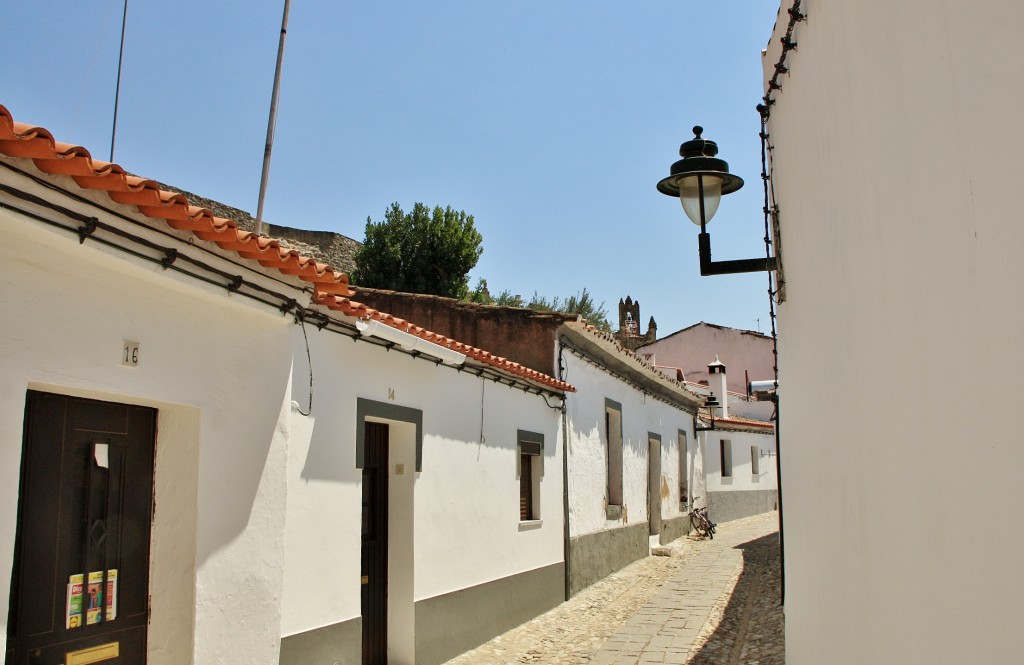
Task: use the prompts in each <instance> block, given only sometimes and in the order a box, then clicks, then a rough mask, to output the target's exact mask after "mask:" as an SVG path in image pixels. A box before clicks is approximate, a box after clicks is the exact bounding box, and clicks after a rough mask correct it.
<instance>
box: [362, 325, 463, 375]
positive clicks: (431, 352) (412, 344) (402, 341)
mask: <svg viewBox="0 0 1024 665" xmlns="http://www.w3.org/2000/svg"><path fill="white" fill-rule="evenodd" d="M356 329H357V330H359V334H360V335H365V336H367V337H378V338H380V339H383V340H386V341H388V342H392V343H393V344H395V345H397V346H400V347H401V348H402V349H404V350H406V351H410V352H416V353H422V354H423V355H427V356H431V357H432V358H437V359H438V360H440V361H441V362H443V363H444V364H445V365H452V366H454V367H457V366H459V365H461V364H462V363H464V362H465V361H466V356H465V354H463V353H459V352H458V351H452V350H451V349H447V348H445V347H443V346H441V345H440V344H434V343H433V342H428V341H427V340H425V339H422V338H420V337H417V336H416V335H411V334H409V333H407V332H403V331H401V330H398V329H397V328H392V327H391V326H388V325H384V324H383V323H381V322H380V321H363V320H359V321H356Z"/></svg>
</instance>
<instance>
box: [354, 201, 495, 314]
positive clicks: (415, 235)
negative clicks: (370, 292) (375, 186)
mask: <svg viewBox="0 0 1024 665" xmlns="http://www.w3.org/2000/svg"><path fill="white" fill-rule="evenodd" d="M482 244H483V237H482V236H481V235H480V232H479V231H477V230H476V228H475V227H474V226H473V216H472V215H467V214H466V213H465V212H464V211H461V210H460V211H455V210H454V209H452V207H451V206H448V207H446V208H443V209H442V208H441V207H440V206H435V207H434V208H433V210H431V209H430V208H428V207H427V206H425V205H424V204H422V203H416V204H414V205H413V208H412V210H411V211H410V212H408V213H406V212H404V211H403V210H402V208H401V206H399V205H398V204H397V203H392V204H391V207H390V208H389V209H388V210H387V211H386V212H385V213H384V220H383V221H381V222H374V221H372V220H371V219H370V218H367V219H366V239H365V240H364V241H363V246H362V247H360V248H359V249H358V250H357V251H356V255H355V262H356V269H355V270H354V271H353V273H352V281H353V282H354V283H355V284H358V285H359V286H366V287H370V288H377V289H392V290H394V291H406V292H410V293H427V294H432V295H438V296H446V297H449V298H465V297H467V295H468V294H469V271H470V270H472V269H473V267H474V266H475V265H476V262H477V261H478V260H479V259H480V254H481V253H483V247H482Z"/></svg>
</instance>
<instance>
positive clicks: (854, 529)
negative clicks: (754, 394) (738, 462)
mask: <svg viewBox="0 0 1024 665" xmlns="http://www.w3.org/2000/svg"><path fill="white" fill-rule="evenodd" d="M783 5H784V7H783V8H784V9H785V8H787V7H788V5H789V3H788V2H784V3H783ZM804 6H805V10H806V11H807V13H808V14H809V18H808V20H807V22H806V23H804V24H801V25H800V26H799V27H798V30H797V34H796V41H797V42H798V44H799V48H798V50H797V51H796V52H795V53H793V54H792V55H791V57H790V59H789V61H788V63H787V64H788V65H789V69H790V72H791V73H790V75H788V76H786V77H784V78H783V80H782V87H783V89H782V91H781V92H780V93H778V94H777V95H776V97H777V100H778V101H777V102H776V104H775V106H774V107H773V109H772V116H771V121H770V125H769V131H770V133H771V135H772V142H773V144H774V145H775V160H774V163H775V179H774V184H775V190H776V193H777V203H778V205H779V207H780V214H781V224H782V247H783V262H784V266H785V276H786V292H787V301H786V302H785V303H784V304H783V305H782V306H781V307H780V308H779V329H780V334H779V339H780V380H781V383H782V386H783V388H782V393H783V394H782V398H781V399H782V421H781V422H782V436H783V446H782V464H783V471H782V472H783V476H784V478H783V491H784V493H785V494H784V505H785V528H786V533H785V546H786V659H787V662H788V663H790V664H794V665H809V664H816V663H824V662H828V663H836V664H839V665H843V664H853V663H881V662H886V663H906V664H911V665H913V664H922V665H923V664H926V663H957V662H991V663H1010V662H1017V661H1019V660H1020V645H1019V639H1018V634H1019V629H1020V617H1021V616H1024V575H1021V570H1020V555H1019V553H1020V551H1021V549H1022V547H1024V533H1022V531H1021V529H1020V528H1019V525H1020V523H1021V517H1020V503H1021V494H1020V482H1019V480H1020V479H1019V475H1020V469H1021V468H1022V467H1024V446H1022V445H1021V437H1020V434H1019V431H1018V428H1017V426H1016V424H1015V423H1014V422H1013V420H1014V418H1013V416H1014V415H1015V414H1016V413H1018V412H1019V410H1020V403H1021V392H1020V390H1019V389H1017V388H1016V383H1015V382H1016V379H1017V377H1019V376H1021V375H1022V374H1024V350H1022V348H1024V347H1022V345H1021V330H1024V307H1021V305H1020V303H1021V299H1020V295H1019V293H1018V289H1019V286H1020V285H1021V284H1022V283H1024V262H1022V261H1021V256H1022V255H1024V232H1022V230H1021V225H1020V218H1021V214H1020V200H1019V199H1020V196H1019V190H1020V185H1019V180H1020V171H1021V169H1020V158H1021V155H1022V154H1024V125H1022V124H1021V122H1020V109H1021V108H1022V106H1024V86H1022V85H1021V82H1022V81H1024V30H1022V26H1024V4H1022V3H1021V2H1019V0H993V1H992V2H988V3H985V4H984V6H983V7H979V6H977V5H974V4H971V3H957V2H930V1H927V0H907V1H905V2H899V3H892V2H885V1H883V0H861V1H860V2H819V1H810V2H805V3H804ZM784 18H785V15H784V14H783V17H782V18H780V23H782V24H784V23H785V21H784ZM778 38H779V33H778V32H776V34H775V35H774V37H773V40H772V50H771V51H770V52H769V56H768V58H767V64H768V65H774V63H775V61H776V60H777V48H778V47H777V43H778ZM879 377H885V379H884V381H881V382H880V381H879ZM952 377H963V379H964V382H963V383H961V384H957V383H956V382H955V381H953V382H951V380H950V379H951V378H952ZM996 386H1003V387H1002V388H997V387H996Z"/></svg>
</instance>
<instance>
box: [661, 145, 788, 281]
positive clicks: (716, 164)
mask: <svg viewBox="0 0 1024 665" xmlns="http://www.w3.org/2000/svg"><path fill="white" fill-rule="evenodd" d="M703 132H704V128H703V127H700V126H697V127H694V128H693V134H694V137H693V139H691V140H689V141H687V142H686V143H684V144H683V145H681V146H680V147H679V156H680V157H682V159H680V160H679V161H678V162H676V163H675V164H673V165H672V167H671V168H670V169H669V174H670V175H669V176H668V177H667V178H664V179H662V180H661V182H659V183H658V191H659V192H661V193H662V194H666V195H668V196H672V197H678V198H679V200H680V202H682V204H683V211H684V212H686V216H687V217H689V218H690V221H692V222H693V223H694V224H697V225H698V226H700V235H698V236H697V247H698V251H699V253H700V274H701V275H727V274H732V273H740V272H762V271H766V270H775V269H776V259H775V257H774V256H772V257H766V258H762V259H741V260H738V261H712V260H711V236H710V235H709V234H708V232H707V223H708V222H710V221H711V218H712V217H714V216H715V213H716V212H717V211H718V204H719V202H720V201H721V200H722V196H723V195H725V194H732V193H733V192H735V191H737V190H738V189H739V188H740V187H742V186H743V179H742V178H740V177H739V176H736V175H733V174H731V173H729V164H728V163H726V161H725V160H723V159H718V158H717V157H716V156H715V155H717V154H718V144H716V143H715V142H714V141H710V140H708V139H705V138H701V134H702V133H703Z"/></svg>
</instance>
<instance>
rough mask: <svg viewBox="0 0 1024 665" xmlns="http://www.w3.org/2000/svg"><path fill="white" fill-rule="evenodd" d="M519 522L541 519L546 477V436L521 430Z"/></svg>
mask: <svg viewBox="0 0 1024 665" xmlns="http://www.w3.org/2000/svg"><path fill="white" fill-rule="evenodd" d="M517 448H518V450H519V521H520V522H530V521H534V520H539V519H540V481H541V477H542V476H543V475H544V465H543V457H542V455H541V453H542V452H543V450H544V435H543V434H537V433H536V432H526V431H523V430H519V433H518V437H517Z"/></svg>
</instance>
